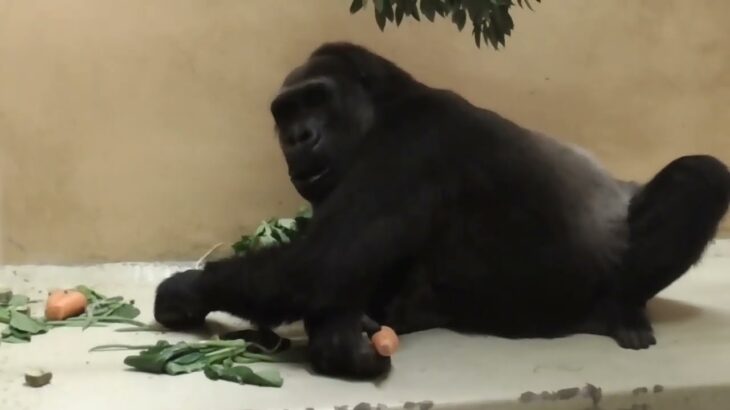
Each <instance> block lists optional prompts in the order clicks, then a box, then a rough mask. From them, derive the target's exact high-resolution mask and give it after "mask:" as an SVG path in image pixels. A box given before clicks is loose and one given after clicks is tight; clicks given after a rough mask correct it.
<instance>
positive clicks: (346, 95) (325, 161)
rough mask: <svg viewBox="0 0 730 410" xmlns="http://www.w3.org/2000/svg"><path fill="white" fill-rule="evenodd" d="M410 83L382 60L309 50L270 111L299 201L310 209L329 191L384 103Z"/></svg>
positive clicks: (347, 49) (338, 49)
mask: <svg viewBox="0 0 730 410" xmlns="http://www.w3.org/2000/svg"><path fill="white" fill-rule="evenodd" d="M411 82H412V80H411V78H410V76H409V75H408V74H407V73H405V72H404V71H402V70H400V69H399V68H397V67H395V65H393V64H392V63H390V62H388V61H387V60H385V59H380V58H378V59H376V60H374V59H373V55H372V54H371V53H369V52H367V51H366V50H365V49H363V48H360V47H353V46H352V45H349V44H341V43H332V44H327V45H325V46H322V47H320V48H319V49H317V50H315V51H314V52H313V53H312V54H311V55H310V57H309V59H308V60H307V61H306V62H305V64H303V65H301V66H300V67H297V68H296V69H294V70H293V71H292V72H291V73H290V74H289V75H288V76H287V77H286V78H285V80H284V83H283V85H282V87H281V89H280V90H279V93H278V95H277V96H276V98H275V99H274V100H273V102H272V103H271V113H272V115H273V117H274V120H275V122H276V130H277V132H278V135H279V144H280V146H281V148H282V151H283V153H284V157H285V159H286V163H287V166H288V168H289V176H290V178H291V181H292V183H293V184H294V187H295V188H296V190H297V191H298V192H299V194H300V195H302V197H304V198H305V199H306V200H308V201H309V202H311V203H312V204H313V205H316V204H318V203H320V202H322V201H323V200H324V199H325V198H326V197H327V195H328V194H329V193H330V192H332V190H333V189H334V188H335V186H336V185H337V181H339V180H340V179H341V176H342V174H343V173H344V172H346V171H347V167H348V165H349V164H350V163H351V161H353V156H354V154H355V152H356V151H357V148H358V146H359V145H360V143H361V142H362V141H363V140H365V139H366V137H367V135H368V134H369V133H370V131H371V130H372V129H373V128H374V127H375V126H376V119H378V120H379V119H380V118H382V115H381V114H382V111H383V110H385V109H387V104H385V102H386V101H387V102H392V97H393V96H394V95H397V92H398V91H399V89H400V88H402V87H403V86H405V85H407V84H410V83H411ZM382 90H385V91H386V92H387V94H386V93H384V92H383V91H382Z"/></svg>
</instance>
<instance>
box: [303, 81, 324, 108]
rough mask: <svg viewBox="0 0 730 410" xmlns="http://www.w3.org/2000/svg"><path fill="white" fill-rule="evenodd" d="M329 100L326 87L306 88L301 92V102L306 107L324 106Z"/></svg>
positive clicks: (320, 85)
mask: <svg viewBox="0 0 730 410" xmlns="http://www.w3.org/2000/svg"><path fill="white" fill-rule="evenodd" d="M329 98H330V91H329V89H328V88H327V87H326V86H324V85H322V84H317V85H313V86H311V87H307V88H305V89H304V90H303V93H302V100H303V101H304V104H305V105H307V106H319V105H324V104H325V103H327V102H328V101H329Z"/></svg>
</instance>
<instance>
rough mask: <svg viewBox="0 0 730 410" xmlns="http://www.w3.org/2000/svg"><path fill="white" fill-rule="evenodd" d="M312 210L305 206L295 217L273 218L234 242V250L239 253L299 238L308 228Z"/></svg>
mask: <svg viewBox="0 0 730 410" xmlns="http://www.w3.org/2000/svg"><path fill="white" fill-rule="evenodd" d="M311 217H312V212H311V210H310V209H309V208H303V209H302V210H300V211H299V213H297V215H296V216H295V217H294V218H271V219H267V220H265V221H263V222H261V224H260V225H259V226H258V228H257V229H256V231H255V232H254V233H253V235H244V236H242V237H241V239H240V240H239V241H238V242H236V243H234V244H233V250H234V251H235V253H236V254H238V255H243V254H245V253H247V252H249V251H252V250H256V249H260V248H263V247H267V246H272V245H279V244H283V243H288V242H290V241H291V240H293V239H295V238H297V237H298V236H299V235H300V234H301V232H302V231H303V230H304V229H305V228H306V226H307V223H308V222H309V219H310V218H311Z"/></svg>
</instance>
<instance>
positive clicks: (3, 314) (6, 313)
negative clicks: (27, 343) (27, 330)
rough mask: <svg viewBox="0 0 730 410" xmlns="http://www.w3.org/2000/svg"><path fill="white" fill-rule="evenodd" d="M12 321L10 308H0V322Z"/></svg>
mask: <svg viewBox="0 0 730 410" xmlns="http://www.w3.org/2000/svg"><path fill="white" fill-rule="evenodd" d="M9 322H10V309H8V308H4V307H3V308H0V323H9Z"/></svg>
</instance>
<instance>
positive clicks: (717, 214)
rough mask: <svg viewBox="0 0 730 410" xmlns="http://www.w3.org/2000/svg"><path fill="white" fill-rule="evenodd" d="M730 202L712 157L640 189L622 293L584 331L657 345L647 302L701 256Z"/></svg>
mask: <svg viewBox="0 0 730 410" xmlns="http://www.w3.org/2000/svg"><path fill="white" fill-rule="evenodd" d="M729 201H730V173H729V172H728V169H727V167H726V166H725V165H724V164H723V163H722V162H720V161H718V160H717V159H715V158H712V157H708V156H686V157H682V158H679V159H677V160H675V161H673V162H671V163H670V164H669V165H667V166H666V167H665V168H664V169H663V170H662V171H660V172H659V173H658V174H657V175H656V176H655V177H654V178H653V179H652V180H651V181H650V182H649V183H648V184H647V185H645V186H644V187H642V188H641V189H640V190H638V191H637V193H636V195H635V196H634V197H633V198H632V200H631V203H630V205H629V216H628V223H629V230H630V243H629V249H628V250H627V252H626V254H625V258H624V260H623V265H622V270H621V272H620V274H621V276H620V278H619V283H618V289H616V290H613V291H610V292H608V294H607V295H606V296H605V297H604V298H601V299H600V300H599V301H598V302H597V305H596V308H595V311H594V313H593V315H591V318H590V319H589V320H588V322H587V323H586V324H584V325H583V327H582V328H581V329H580V330H579V331H581V332H587V333H594V334H601V335H607V336H610V337H612V338H613V339H615V340H616V342H617V343H618V344H619V345H620V346H621V347H624V348H629V349H644V348H647V347H649V346H651V345H653V344H655V343H656V339H655V338H654V333H653V330H652V328H651V324H650V322H649V319H648V318H647V316H646V309H645V306H646V302H647V301H648V300H649V299H651V298H652V297H654V296H655V295H656V294H657V293H658V292H660V291H661V290H662V289H664V288H666V287H667V286H669V285H670V284H671V283H672V282H674V281H675V280H676V279H678V278H679V277H680V276H682V275H683V274H684V273H685V272H686V271H687V270H688V269H689V268H690V267H691V266H692V265H693V264H695V263H696V262H697V261H698V260H699V259H700V257H701V256H702V253H703V251H704V250H705V248H706V247H707V244H708V243H709V242H710V240H712V238H713V236H714V235H715V233H716V230H717V227H718V224H719V222H720V220H721V219H722V217H723V215H724V214H725V212H726V211H727V208H728V202H729Z"/></svg>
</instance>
